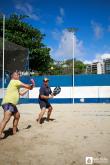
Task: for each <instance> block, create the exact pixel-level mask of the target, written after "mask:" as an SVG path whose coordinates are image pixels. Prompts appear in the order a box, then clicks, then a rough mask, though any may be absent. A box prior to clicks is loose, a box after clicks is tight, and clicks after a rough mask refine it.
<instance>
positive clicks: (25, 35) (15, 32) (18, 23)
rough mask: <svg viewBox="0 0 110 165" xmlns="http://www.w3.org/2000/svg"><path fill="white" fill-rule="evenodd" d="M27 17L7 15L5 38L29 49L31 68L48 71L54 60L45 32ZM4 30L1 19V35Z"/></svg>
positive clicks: (43, 71) (42, 71)
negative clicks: (27, 20)
mask: <svg viewBox="0 0 110 165" xmlns="http://www.w3.org/2000/svg"><path fill="white" fill-rule="evenodd" d="M26 17H28V16H25V15H16V14H12V15H11V16H10V17H7V18H6V22H5V27H6V29H5V38H6V39H7V40H8V41H11V42H13V43H16V44H18V45H21V46H23V47H25V48H28V49H29V57H30V62H29V63H30V66H29V67H30V69H34V70H37V71H39V72H41V74H42V73H46V71H47V70H48V69H49V67H50V63H52V62H53V60H52V58H51V56H50V48H48V47H46V46H45V45H44V44H43V39H44V37H45V34H42V33H41V32H40V30H38V29H37V28H34V27H32V26H31V25H29V24H28V23H26V22H25V21H23V19H24V18H26ZM2 31H3V30H2V19H0V36H1V37H2Z"/></svg>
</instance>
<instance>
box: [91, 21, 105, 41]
mask: <svg viewBox="0 0 110 165" xmlns="http://www.w3.org/2000/svg"><path fill="white" fill-rule="evenodd" d="M91 26H92V29H93V33H94V36H95V37H96V39H100V38H102V37H103V33H104V28H103V27H102V25H101V24H99V23H97V22H95V21H93V20H92V21H91Z"/></svg>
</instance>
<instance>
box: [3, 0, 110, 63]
mask: <svg viewBox="0 0 110 165" xmlns="http://www.w3.org/2000/svg"><path fill="white" fill-rule="evenodd" d="M0 10H1V12H3V13H5V14H6V15H9V14H11V13H14V12H16V13H18V14H26V15H29V18H28V19H26V20H25V21H26V22H28V23H29V24H31V25H32V26H34V27H36V28H39V29H40V30H41V32H42V33H45V34H46V37H45V39H44V43H45V44H46V45H47V46H48V47H50V48H51V56H52V57H53V58H54V59H56V60H65V59H69V58H72V48H73V46H72V37H73V36H72V34H71V33H69V32H68V31H67V30H66V29H67V28H68V27H76V28H78V29H79V30H78V31H77V33H76V35H75V57H76V58H77V59H80V60H83V61H93V60H97V59H99V58H100V57H101V56H104V55H107V56H110V0H27V1H25V0H10V2H9V1H8V0H4V1H3V0H1V2H0Z"/></svg>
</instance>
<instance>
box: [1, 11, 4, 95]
mask: <svg viewBox="0 0 110 165" xmlns="http://www.w3.org/2000/svg"><path fill="white" fill-rule="evenodd" d="M0 15H2V18H3V26H2V28H3V57H2V58H3V59H2V96H3V97H4V79H5V73H4V72H5V70H4V65H5V64H4V56H5V15H4V14H2V13H1V14H0Z"/></svg>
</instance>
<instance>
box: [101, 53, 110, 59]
mask: <svg viewBox="0 0 110 165" xmlns="http://www.w3.org/2000/svg"><path fill="white" fill-rule="evenodd" d="M106 58H110V53H104V54H102V55H101V59H106Z"/></svg>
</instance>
